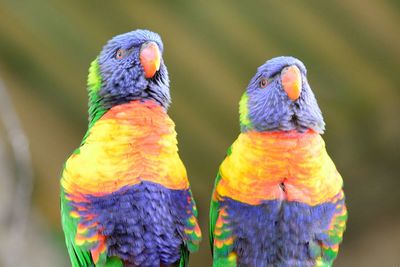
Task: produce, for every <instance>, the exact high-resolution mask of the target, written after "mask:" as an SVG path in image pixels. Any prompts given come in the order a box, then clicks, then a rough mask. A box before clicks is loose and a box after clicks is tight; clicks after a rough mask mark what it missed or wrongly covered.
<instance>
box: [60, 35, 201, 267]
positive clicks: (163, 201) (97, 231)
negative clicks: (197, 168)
mask: <svg viewBox="0 0 400 267" xmlns="http://www.w3.org/2000/svg"><path fill="white" fill-rule="evenodd" d="M162 53H163V43H162V41H161V38H160V36H159V35H158V34H156V33H154V32H151V31H147V30H136V31H132V32H128V33H125V34H121V35H118V36H116V37H114V38H113V39H111V40H110V41H109V42H108V43H107V44H106V45H105V46H104V48H103V50H102V51H101V53H100V55H99V56H98V57H97V58H96V59H95V60H94V61H93V62H92V64H91V66H90V69H89V77H88V91H89V127H88V128H89V129H88V131H87V133H86V135H85V137H84V138H83V141H82V143H81V145H80V147H79V148H78V149H76V150H75V151H74V153H73V154H72V156H71V157H70V158H69V159H68V160H67V162H66V163H65V166H64V170H63V173H62V178H61V217H62V226H63V230H64V233H65V240H66V245H67V248H68V252H69V255H70V259H71V262H72V266H74V267H78V266H97V267H99V266H107V267H110V266H114V267H116V266H132V267H133V266H152V267H155V266H157V267H158V266H187V261H188V256H189V252H193V251H195V250H197V249H198V245H199V242H200V239H201V232H200V228H199V225H198V223H197V219H196V216H197V211H196V206H195V202H194V200H193V197H192V193H191V190H190V187H189V182H188V178H187V175H186V169H185V167H184V165H183V163H182V161H181V159H180V158H179V155H178V148H177V139H176V132H175V125H174V123H173V121H172V120H171V119H170V117H169V116H168V115H167V113H166V111H167V109H168V106H169V104H170V94H169V78H168V73H167V68H166V66H165V65H164V61H163V59H162Z"/></svg>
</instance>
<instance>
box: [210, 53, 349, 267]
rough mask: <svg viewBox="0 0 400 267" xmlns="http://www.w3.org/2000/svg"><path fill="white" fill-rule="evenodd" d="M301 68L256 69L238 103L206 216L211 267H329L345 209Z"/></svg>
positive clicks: (283, 64)
mask: <svg viewBox="0 0 400 267" xmlns="http://www.w3.org/2000/svg"><path fill="white" fill-rule="evenodd" d="M306 74H307V71H306V68H305V66H304V64H303V63H302V62H301V61H300V60H298V59H296V58H293V57H277V58H273V59H271V60H269V61H267V62H266V63H265V64H264V65H262V66H260V67H259V68H258V70H257V73H256V75H255V76H254V77H253V78H252V79H251V81H250V83H249V85H248V87H247V90H246V92H245V93H244V94H243V96H242V98H241V100H240V108H239V111H240V126H241V133H240V135H239V137H238V138H237V139H236V141H235V142H234V143H233V145H232V146H231V147H230V148H229V150H228V153H227V156H226V158H225V160H224V161H223V162H222V164H221V166H220V169H219V173H218V175H217V178H216V181H215V186H214V193H213V196H212V200H211V210H210V240H211V246H212V251H213V263H214V266H215V267H222V266H224V267H229V266H252V267H258V266H271V267H272V266H274V267H276V266H289V267H292V266H293V267H294V266H299V267H300V266H301V267H307V266H332V263H333V261H334V259H335V258H336V256H337V253H338V248H339V244H340V242H341V241H342V236H343V232H344V230H345V224H346V219H347V211H346V206H345V203H344V194H343V191H342V186H343V180H342V177H341V176H340V174H339V173H338V171H337V170H336V167H335V165H334V164H333V162H332V160H331V159H330V157H329V156H328V154H327V152H326V149H325V143H324V140H323V139H322V137H321V134H322V133H323V132H324V127H325V123H324V120H323V118H322V115H321V111H320V109H319V107H318V104H317V101H316V99H315V97H314V94H313V92H312V91H311V88H310V86H309V84H308V81H307V78H306Z"/></svg>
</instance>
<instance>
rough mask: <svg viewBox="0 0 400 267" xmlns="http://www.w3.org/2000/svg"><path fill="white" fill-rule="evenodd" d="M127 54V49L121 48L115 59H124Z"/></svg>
mask: <svg viewBox="0 0 400 267" xmlns="http://www.w3.org/2000/svg"><path fill="white" fill-rule="evenodd" d="M125 54H126V51H125V49H122V48H120V49H118V50H117V53H115V58H116V59H123V58H124V57H125Z"/></svg>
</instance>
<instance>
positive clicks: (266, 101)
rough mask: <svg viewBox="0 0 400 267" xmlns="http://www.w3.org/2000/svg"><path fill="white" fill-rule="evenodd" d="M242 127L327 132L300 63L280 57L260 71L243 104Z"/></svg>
mask: <svg viewBox="0 0 400 267" xmlns="http://www.w3.org/2000/svg"><path fill="white" fill-rule="evenodd" d="M240 125H241V130H242V131H249V130H255V131H290V130H297V131H299V132H304V131H306V130H307V129H313V130H314V131H316V132H318V133H323V132H324V129H325V123H324V120H323V118H322V114H321V110H320V109H319V107H318V104H317V100H316V99H315V96H314V94H313V92H312V91H311V88H310V85H309V84H308V81H307V70H306V67H305V66H304V64H303V63H302V62H301V61H300V60H298V59H296V58H294V57H276V58H273V59H271V60H268V61H267V62H266V63H265V64H264V65H262V66H260V67H259V68H258V70H257V73H256V75H255V76H254V77H253V78H252V79H251V81H250V83H249V85H248V87H247V90H246V92H245V93H244V95H243V96H242V99H241V100H240Z"/></svg>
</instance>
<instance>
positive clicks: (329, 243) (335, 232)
mask: <svg viewBox="0 0 400 267" xmlns="http://www.w3.org/2000/svg"><path fill="white" fill-rule="evenodd" d="M344 198H345V197H344V193H343V191H342V192H341V193H340V194H339V195H338V196H337V197H335V199H333V201H332V202H333V203H334V204H336V210H335V214H334V216H333V218H332V220H331V223H330V225H329V228H328V229H327V230H326V232H325V234H326V238H323V239H322V240H320V241H319V243H318V244H315V245H314V246H311V247H310V248H311V252H312V254H314V256H315V258H316V261H315V267H330V266H332V264H333V261H334V260H335V259H336V257H337V254H338V252H339V244H340V243H341V242H342V239H343V233H344V231H345V229H346V221H347V209H346V205H345V203H344Z"/></svg>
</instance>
